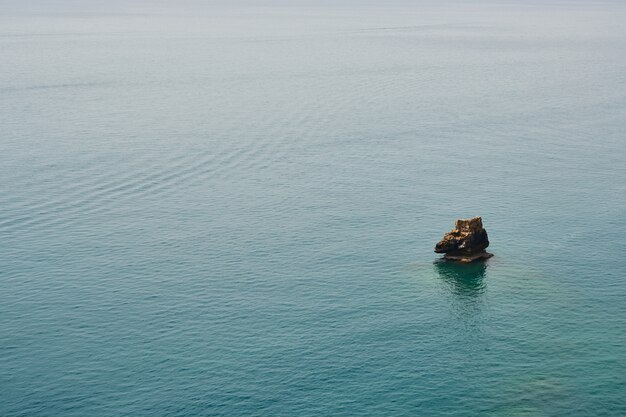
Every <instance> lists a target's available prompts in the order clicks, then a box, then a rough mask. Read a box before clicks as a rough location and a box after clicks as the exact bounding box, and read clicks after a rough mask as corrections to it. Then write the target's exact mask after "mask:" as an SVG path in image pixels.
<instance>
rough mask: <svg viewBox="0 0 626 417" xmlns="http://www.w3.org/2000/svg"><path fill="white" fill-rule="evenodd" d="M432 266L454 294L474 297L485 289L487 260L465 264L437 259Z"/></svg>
mask: <svg viewBox="0 0 626 417" xmlns="http://www.w3.org/2000/svg"><path fill="white" fill-rule="evenodd" d="M434 267H435V271H437V273H438V274H439V277H440V278H441V279H442V280H443V281H444V282H445V283H446V284H447V285H448V287H449V288H450V290H451V291H452V292H453V293H454V294H457V295H459V296H465V297H475V296H478V295H480V294H482V293H483V292H484V291H485V286H486V285H485V275H486V273H487V262H485V261H484V260H478V261H474V262H471V263H467V264H463V263H457V262H454V261H447V260H438V261H436V262H435V263H434Z"/></svg>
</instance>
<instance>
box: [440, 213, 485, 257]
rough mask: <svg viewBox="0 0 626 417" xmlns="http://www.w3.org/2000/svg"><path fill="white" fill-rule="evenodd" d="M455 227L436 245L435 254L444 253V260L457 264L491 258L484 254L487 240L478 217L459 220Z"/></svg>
mask: <svg viewBox="0 0 626 417" xmlns="http://www.w3.org/2000/svg"><path fill="white" fill-rule="evenodd" d="M455 225H456V228H455V229H454V230H452V231H450V232H448V233H446V234H445V235H444V237H443V239H441V241H439V243H437V245H436V246H435V252H436V253H445V255H444V258H446V259H452V260H457V261H459V262H471V261H474V260H476V259H481V258H490V257H491V256H493V255H492V254H490V253H487V252H485V249H487V247H488V246H489V238H488V237H487V231H486V230H485V229H484V228H483V221H482V219H481V218H480V217H474V218H472V219H459V220H457V221H456V224H455Z"/></svg>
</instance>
